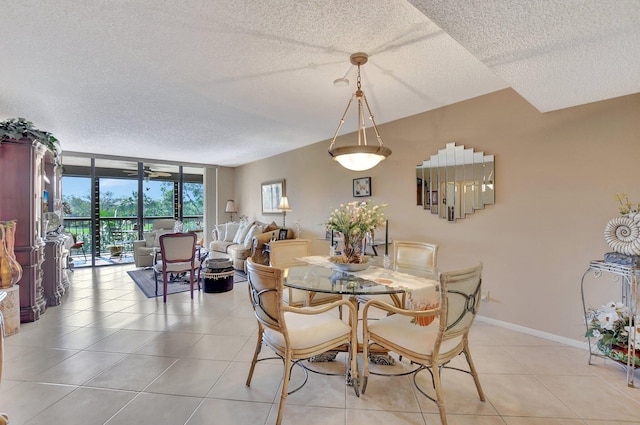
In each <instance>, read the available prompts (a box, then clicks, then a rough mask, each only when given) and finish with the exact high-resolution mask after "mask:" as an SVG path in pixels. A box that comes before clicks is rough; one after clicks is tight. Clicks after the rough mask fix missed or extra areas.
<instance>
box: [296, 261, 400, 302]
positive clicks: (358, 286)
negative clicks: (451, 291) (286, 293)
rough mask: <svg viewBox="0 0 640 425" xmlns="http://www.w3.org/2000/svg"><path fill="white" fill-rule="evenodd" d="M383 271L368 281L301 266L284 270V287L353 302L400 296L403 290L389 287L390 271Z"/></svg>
mask: <svg viewBox="0 0 640 425" xmlns="http://www.w3.org/2000/svg"><path fill="white" fill-rule="evenodd" d="M387 273H388V274H389V279H386V278H385V274H384V271H383V272H382V274H380V278H378V279H368V278H366V277H360V276H357V275H355V274H352V273H347V272H344V271H341V270H337V269H333V268H328V267H322V266H317V265H311V264H301V265H299V266H293V267H289V268H287V269H285V273H284V274H285V279H284V285H285V286H287V287H290V288H295V289H302V290H305V291H313V292H323V293H327V294H343V295H347V296H349V298H350V299H352V300H354V299H356V297H357V296H358V295H382V294H401V293H404V292H405V290H404V289H402V288H398V287H393V286H389V284H390V283H392V282H393V280H392V278H393V276H392V273H393V272H391V271H388V272H387Z"/></svg>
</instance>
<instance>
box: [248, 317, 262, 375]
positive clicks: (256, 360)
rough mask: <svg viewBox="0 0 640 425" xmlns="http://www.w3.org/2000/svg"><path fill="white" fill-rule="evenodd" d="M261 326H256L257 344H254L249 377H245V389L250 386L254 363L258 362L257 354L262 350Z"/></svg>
mask: <svg viewBox="0 0 640 425" xmlns="http://www.w3.org/2000/svg"><path fill="white" fill-rule="evenodd" d="M262 332H263V330H262V325H259V326H258V342H257V343H256V350H255V352H254V353H253V360H252V361H251V367H250V368H249V376H247V382H246V385H247V387H248V386H250V385H251V378H253V371H254V369H255V368H256V363H257V362H258V354H260V350H262Z"/></svg>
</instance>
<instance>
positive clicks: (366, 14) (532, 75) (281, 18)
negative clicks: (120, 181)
mask: <svg viewBox="0 0 640 425" xmlns="http://www.w3.org/2000/svg"><path fill="white" fill-rule="evenodd" d="M411 3H413V4H415V7H414V5H412V4H411ZM411 3H409V2H407V1H405V0H351V1H337V0H314V1H295V2H294V1H282V0H262V1H260V2H258V1H246V0H244V1H243V0H215V1H211V0H183V1H164V2H158V1H157V0H137V1H135V2H132V1H128V0H110V1H107V0H85V1H82V2H78V1H75V0H57V1H55V2H46V1H45V2H43V1H41V0H20V1H17V2H8V1H3V4H2V12H1V13H0V51H1V52H2V58H3V60H2V66H0V120H1V119H5V118H10V117H18V116H19V117H25V118H27V119H28V120H31V121H33V122H34V124H35V126H36V127H38V128H40V129H41V130H45V131H49V132H51V133H53V134H54V135H55V136H56V137H57V138H58V139H60V141H61V143H62V147H63V149H64V150H65V151H67V152H69V151H71V152H85V153H94V154H104V155H119V156H132V157H140V158H150V159H156V160H166V161H178V162H191V163H204V164H218V165H226V166H236V165H241V164H244V163H247V162H251V161H254V160H257V159H260V158H265V157H268V156H272V155H275V154H278V153H281V152H284V151H288V150H291V149H295V148H298V147H302V146H305V145H309V144H312V143H316V142H318V141H322V140H326V139H330V138H331V137H332V136H333V133H334V132H335V129H336V127H337V124H338V121H339V118H340V115H341V114H342V112H343V110H344V107H345V106H346V103H347V101H348V99H349V98H350V96H351V93H352V92H353V90H354V81H355V70H354V69H352V68H350V64H349V55H350V54H351V53H353V52H356V51H364V52H367V53H369V55H370V60H369V63H368V64H366V65H364V66H363V67H362V81H363V89H364V91H365V94H366V95H367V97H368V99H369V103H370V105H371V108H372V110H373V112H374V114H375V118H376V122H377V123H378V124H380V123H384V122H388V121H392V120H396V119H398V118H402V117H405V116H409V115H414V114H417V113H420V112H424V111H428V110H431V109H434V108H438V107H441V106H444V105H448V104H451V103H455V102H459V101H461V100H465V99H469V98H473V97H476V96H480V95H483V94H486V93H489V92H492V91H495V90H499V89H502V88H505V87H513V88H514V89H515V90H516V91H517V92H518V93H520V94H521V95H522V96H523V97H524V98H525V99H527V100H528V101H529V102H530V103H531V104H533V105H534V106H535V107H536V108H538V109H539V110H540V111H542V112H545V111H551V110H555V109H561V108H566V107H570V106H575V105H579V104H583V103H587V102H593V101H597V100H602V99H607V98H611V97H616V96H621V95H625V94H630V93H637V92H640V50H639V49H640V29H639V28H640V24H639V23H640V0H636V1H629V0H627V1H623V0H609V1H602V0H601V1H570V0H558V1H549V0H547V1H544V0H538V1H529V0H526V1H524V0H522V1H515V0H510V1H508V2H505V1H501V0H494V1H482V2H479V1H472V0H467V1H464V0H459V1H453V2H452V1H444V0H442V1H431V0H429V1H416V0H412V2H411ZM430 19H431V20H430ZM432 20H433V21H432ZM434 22H435V23H436V24H437V25H436V24H434ZM345 74H346V76H347V78H348V79H349V80H350V81H351V84H350V85H349V87H335V86H334V85H333V80H335V79H336V78H339V77H342V76H344V75H345ZM353 130H355V118H353V119H352V120H350V119H347V121H346V123H345V125H344V127H343V130H342V132H341V134H343V133H345V132H347V131H353ZM382 137H383V139H384V142H385V144H386V145H387V146H389V147H390V148H391V149H393V136H392V135H385V134H382ZM327 147H328V144H327Z"/></svg>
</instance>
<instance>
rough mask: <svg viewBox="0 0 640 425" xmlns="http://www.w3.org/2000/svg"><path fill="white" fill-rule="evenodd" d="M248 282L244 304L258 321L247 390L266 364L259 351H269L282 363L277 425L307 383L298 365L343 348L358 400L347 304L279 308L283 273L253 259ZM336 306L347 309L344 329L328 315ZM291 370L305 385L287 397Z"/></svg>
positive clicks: (352, 320)
mask: <svg viewBox="0 0 640 425" xmlns="http://www.w3.org/2000/svg"><path fill="white" fill-rule="evenodd" d="M247 277H248V288H249V299H250V301H251V305H252V306H253V309H254V312H255V316H256V319H257V320H258V340H257V343H256V349H255V352H254V355H253V360H252V361H251V367H250V368H249V375H248V377H247V382H246V384H247V386H250V385H251V379H252V377H253V371H254V369H255V367H256V364H257V363H258V362H259V361H262V360H267V358H262V359H258V355H259V354H260V351H261V349H262V345H263V344H264V345H266V346H268V347H270V348H271V349H272V350H273V351H274V352H275V353H276V355H277V356H278V357H280V358H281V359H282V360H283V362H284V376H283V382H282V392H281V394H280V405H279V407H278V416H277V419H276V425H280V424H281V423H282V415H283V411H284V404H285V400H286V398H287V396H288V395H289V394H291V393H293V392H295V391H297V390H299V389H300V388H301V387H302V385H304V383H306V381H307V379H306V374H307V369H306V368H304V366H302V364H301V363H300V361H301V360H305V359H309V358H311V357H314V356H318V355H320V354H323V353H325V352H327V351H330V350H334V349H336V348H338V347H343V346H344V345H347V346H348V347H349V371H348V372H347V373H348V374H349V375H350V381H351V383H352V384H353V389H354V391H355V392H356V395H357V396H359V395H360V394H359V387H358V385H359V382H358V364H357V360H356V355H355V351H356V350H357V347H358V339H357V335H356V330H357V323H358V314H357V311H356V308H355V306H354V305H353V304H352V303H350V302H349V301H347V300H339V301H334V302H333V303H331V304H326V305H323V306H321V307H313V308H307V307H305V308H298V307H292V306H290V305H288V304H286V303H285V302H284V297H283V287H284V270H283V269H280V268H277V267H270V266H264V265H261V264H257V263H254V262H253V260H252V259H248V260H247ZM339 306H341V307H344V306H346V308H348V309H349V312H350V314H349V323H347V322H344V321H343V320H341V319H340V318H338V316H337V315H335V314H331V313H330V310H332V309H335V308H337V307H339ZM270 358H272V357H270ZM296 364H297V365H299V366H301V367H303V370H304V371H305V380H304V382H303V383H302V385H300V386H299V387H298V388H295V389H294V390H292V391H289V380H290V378H291V369H292V368H293V366H294V365H296Z"/></svg>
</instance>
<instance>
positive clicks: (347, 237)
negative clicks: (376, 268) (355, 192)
mask: <svg viewBox="0 0 640 425" xmlns="http://www.w3.org/2000/svg"><path fill="white" fill-rule="evenodd" d="M386 206H387V205H386V204H382V205H373V204H371V203H370V202H368V201H364V202H355V201H354V202H349V203H347V204H340V207H339V208H336V209H334V210H333V211H332V212H331V214H330V215H329V220H328V221H327V227H328V228H329V229H330V230H332V231H336V232H339V233H340V234H341V235H342V238H343V242H344V249H343V251H342V255H341V257H340V259H339V261H340V262H342V263H345V264H354V263H355V264H357V263H361V262H362V261H363V259H362V257H361V255H360V254H362V252H361V251H362V249H361V247H362V243H363V240H364V239H365V237H366V235H367V233H369V232H371V231H372V230H374V229H375V228H377V227H378V226H381V225H382V224H384V221H385V217H384V213H383V211H382V210H383V209H384V208H385V207H386Z"/></svg>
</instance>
